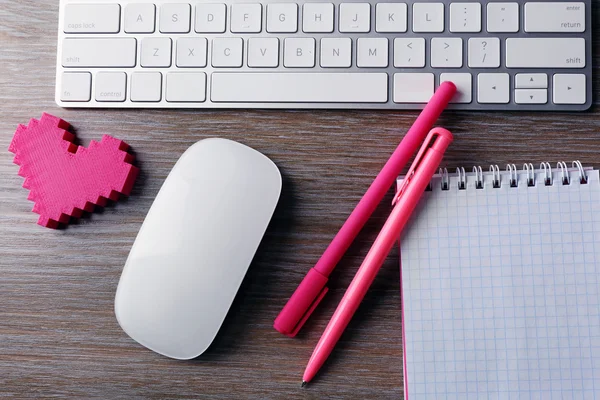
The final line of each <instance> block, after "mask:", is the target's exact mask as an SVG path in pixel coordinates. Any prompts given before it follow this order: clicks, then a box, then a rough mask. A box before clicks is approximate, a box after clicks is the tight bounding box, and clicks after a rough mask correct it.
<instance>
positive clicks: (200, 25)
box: [195, 3, 227, 33]
mask: <svg viewBox="0 0 600 400" xmlns="http://www.w3.org/2000/svg"><path fill="white" fill-rule="evenodd" d="M226 16H227V7H226V6H225V4H220V3H219V4H198V5H196V28H195V30H196V32H198V33H223V32H225V23H226Z"/></svg>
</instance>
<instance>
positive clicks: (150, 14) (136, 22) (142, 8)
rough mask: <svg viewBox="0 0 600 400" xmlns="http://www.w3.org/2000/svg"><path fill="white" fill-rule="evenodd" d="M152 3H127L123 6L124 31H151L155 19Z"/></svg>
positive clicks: (152, 30) (154, 8) (154, 9)
mask: <svg viewBox="0 0 600 400" xmlns="http://www.w3.org/2000/svg"><path fill="white" fill-rule="evenodd" d="M155 14H156V7H154V4H141V3H129V4H127V5H126V6H125V18H124V22H125V32H126V33H153V32H154V20H155V19H156V16H155Z"/></svg>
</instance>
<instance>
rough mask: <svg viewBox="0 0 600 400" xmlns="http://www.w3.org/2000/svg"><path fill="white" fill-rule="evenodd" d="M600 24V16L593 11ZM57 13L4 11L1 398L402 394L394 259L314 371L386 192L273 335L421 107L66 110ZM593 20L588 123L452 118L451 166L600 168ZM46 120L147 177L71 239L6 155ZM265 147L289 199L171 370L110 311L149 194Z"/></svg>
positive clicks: (71, 232) (18, 5)
mask: <svg viewBox="0 0 600 400" xmlns="http://www.w3.org/2000/svg"><path fill="white" fill-rule="evenodd" d="M593 3H594V9H593V13H594V15H593V21H600V13H599V9H600V0H594V1H593ZM57 19H58V1H51V0H42V1H30V0H27V1H26V0H17V1H14V0H10V1H9V0H0V43H2V49H1V51H0V72H1V73H0V104H1V109H2V118H1V120H0V149H2V151H0V396H7V397H45V396H59V397H78V398H87V397H103V398H136V397H137V398H141V397H151V398H166V397H167V398H178V397H187V398H189V397H212V398H273V399H275V398H277V399H279V398H315V399H316V398H319V399H320V398H377V399H388V398H389V399H392V398H401V397H402V394H403V388H402V345H401V319H400V298H399V290H398V284H399V282H398V280H399V272H398V253H397V251H394V252H393V253H392V254H391V255H390V257H389V258H388V260H387V262H386V264H385V265H384V267H383V268H382V270H381V272H380V274H379V275H378V277H377V279H376V281H375V283H374V285H373V287H372V288H371V290H370V291H369V293H368V295H367V298H366V299H365V301H364V304H363V305H362V306H361V308H360V309H359V312H358V314H357V315H356V317H355V318H354V319H353V321H352V322H351V324H350V326H349V328H348V330H347V332H346V333H345V334H344V336H343V337H342V340H341V342H340V343H339V344H338V346H337V348H336V350H335V351H334V353H333V355H332V357H331V358H330V360H329V361H328V363H327V364H326V366H325V368H324V369H323V371H322V373H321V374H320V375H319V376H318V378H317V379H316V380H315V381H314V384H313V385H311V386H310V387H308V388H306V389H304V390H301V389H300V385H299V384H300V379H301V375H302V372H303V370H304V367H305V365H306V362H307V361H308V358H309V356H310V354H311V352H312V350H313V347H314V345H315V344H316V342H317V340H318V338H319V336H320V335H321V333H322V331H323V329H324V328H325V325H326V323H327V322H328V319H329V317H330V316H331V314H332V312H333V311H334V309H335V307H336V305H337V303H338V302H339V300H340V299H341V297H342V295H343V293H344V290H345V288H346V287H347V286H348V284H349V283H350V281H351V279H352V277H353V274H354V273H355V271H356V270H357V268H358V267H359V265H360V262H361V260H362V258H363V257H364V256H365V254H366V252H367V251H368V249H369V246H370V244H371V243H372V241H373V240H374V238H375V236H376V234H377V232H378V229H379V228H380V227H381V225H382V224H383V221H384V220H385V218H386V215H387V212H388V210H389V206H388V204H389V200H390V198H391V196H388V197H387V198H386V200H385V201H384V202H383V203H382V205H381V206H380V207H379V208H378V210H377V211H376V213H375V215H374V217H373V218H372V219H371V221H370V222H369V223H368V225H367V226H366V227H365V229H364V230H363V232H362V233H361V234H360V236H359V237H358V238H357V240H356V241H355V243H354V244H353V245H352V247H351V248H350V250H349V252H348V254H347V255H346V256H345V257H344V259H343V260H342V261H341V263H340V265H339V267H338V268H337V270H336V271H335V273H334V274H333V276H332V277H331V281H330V282H331V284H330V293H329V294H328V295H327V296H326V298H325V300H324V301H323V303H322V304H321V306H320V307H319V308H318V309H317V311H316V312H315V313H314V314H313V316H312V318H311V319H310V320H309V322H308V323H307V324H306V326H305V327H304V329H303V330H302V332H301V334H300V335H299V336H298V337H297V338H295V339H290V338H288V337H285V336H282V335H280V334H279V333H277V332H276V331H275V330H274V329H273V328H272V323H273V320H274V319H275V317H276V316H277V314H278V312H279V311H280V309H281V307H283V305H284V304H285V302H286V300H287V298H288V297H289V296H290V295H291V294H292V292H293V291H294V289H295V288H296V286H297V284H298V283H299V282H300V280H301V279H302V278H303V276H304V274H305V273H306V272H307V270H308V269H309V268H310V267H311V266H312V265H313V264H314V263H315V262H316V261H317V259H318V258H319V256H320V255H321V254H322V252H323V251H324V249H325V248H326V246H327V245H328V243H329V241H330V240H331V239H332V237H333V235H334V234H335V233H336V232H337V230H338V229H339V227H340V226H341V225H342V223H343V222H344V220H345V218H346V217H347V215H348V214H349V213H350V211H351V210H352V209H353V208H354V206H355V205H356V203H357V202H358V200H359V199H360V197H361V195H362V194H363V193H364V191H365V190H366V188H367V187H368V185H369V183H370V182H371V180H372V179H373V177H374V176H375V175H376V174H377V172H378V171H379V169H380V168H381V166H382V165H383V163H384V162H385V160H386V159H387V157H388V156H389V154H390V153H391V152H392V151H393V149H394V148H395V147H396V145H397V143H398V141H399V139H400V138H401V137H402V135H403V134H404V132H406V130H407V129H408V127H409V126H410V124H411V123H412V121H413V120H414V118H415V117H416V115H417V112H406V111H398V112H390V111H385V112H383V111H265V110H231V111H177V110H170V111H168V110H167V111H161V110H143V111H142V110H110V111H106V110H66V109H60V108H58V107H57V106H56V105H55V104H54V101H53V97H54V74H55V67H54V65H55V57H56V55H55V53H56V27H57ZM599 37H600V24H595V26H594V43H593V48H594V52H595V55H594V94H595V98H594V106H593V108H592V109H591V110H590V111H589V112H585V113H572V114H568V113H502V112H493V113H489V112H486V113H484V112H470V113H469V112H448V113H445V114H444V115H443V116H442V118H441V120H440V121H439V125H442V126H445V127H447V128H448V129H450V130H452V131H453V132H454V133H455V136H456V141H455V143H453V145H452V146H451V149H450V150H449V152H448V155H447V157H446V159H445V163H446V165H448V166H457V165H464V166H465V167H469V168H470V167H471V166H473V165H476V164H481V165H484V166H485V165H489V164H491V163H495V164H499V165H504V164H506V163H507V162H509V161H510V162H514V163H516V164H522V163H523V162H525V161H531V162H535V163H539V162H540V161H544V160H548V161H552V162H555V161H558V160H572V159H580V160H581V161H582V162H583V163H584V164H585V165H591V166H595V167H600V160H599V158H598V152H599V151H600V109H599V108H598V95H599V93H600V91H599V88H600V79H599V77H600V71H599V69H598V66H599V65H600V62H599V61H600V45H599ZM43 111H46V112H49V113H51V114H54V115H57V116H59V117H61V118H63V119H65V120H67V121H69V122H70V123H71V124H72V125H73V126H74V128H75V131H76V134H77V136H78V138H79V140H80V141H81V144H83V145H86V146H87V145H88V144H89V141H90V140H92V139H99V138H100V137H101V135H102V134H103V133H108V134H111V135H114V136H115V137H117V138H119V139H122V140H125V141H126V142H127V143H129V144H130V145H131V147H132V150H133V151H134V152H135V154H136V157H137V165H138V166H139V167H140V168H141V175H140V178H139V179H138V181H137V183H136V185H135V187H134V190H133V193H132V194H131V197H130V198H128V199H126V200H124V201H121V202H118V203H115V204H111V205H109V206H107V207H106V208H105V209H103V210H101V211H100V212H97V213H93V214H88V215H86V216H84V218H82V219H81V220H80V221H79V222H77V223H75V224H73V225H70V226H69V228H68V229H64V230H58V231H55V230H49V229H45V228H42V227H40V226H38V225H36V219H37V215H36V214H33V213H32V212H31V211H30V210H31V207H32V204H31V202H29V201H27V199H26V197H27V191H26V190H25V189H23V188H21V185H22V183H23V180H22V178H21V177H19V176H17V170H18V168H17V166H16V165H14V164H12V154H10V153H9V152H8V151H7V148H8V144H9V142H10V140H11V138H12V135H13V132H14V130H15V128H16V126H17V124H19V123H26V122H27V121H28V120H29V118H31V117H39V116H40V115H41V113H42V112H43ZM215 136H219V137H225V138H229V139H233V140H237V141H240V142H241V143H244V144H247V145H249V146H251V147H254V148H255V149H257V150H259V151H261V152H263V153H264V154H266V155H267V156H268V157H270V158H271V159H272V160H273V161H274V162H275V163H276V164H277V165H278V166H279V168H280V169H281V172H282V174H283V178H284V188H283V194H282V198H281V202H280V204H279V206H278V208H277V210H276V213H275V216H274V219H273V221H272V223H271V225H270V227H269V229H268V232H267V235H266V237H265V238H264V240H263V242H262V244H261V246H260V249H259V251H258V253H257V255H256V258H255V260H254V262H253V263H252V265H251V267H250V269H249V271H248V274H247V276H246V278H245V280H244V283H243V285H242V288H241V290H240V292H239V294H238V296H237V298H236V300H235V302H234V305H233V307H232V310H231V312H230V313H229V315H228V317H227V319H226V321H225V323H224V325H223V327H222V329H221V331H220V333H219V335H218V337H217V339H216V341H215V342H214V344H213V345H212V346H211V348H210V349H209V350H208V352H207V353H205V355H203V356H202V357H200V358H198V359H197V360H193V361H189V362H181V361H175V360H170V359H166V358H164V357H161V356H159V355H157V354H154V353H153V352H151V351H148V350H146V349H144V348H142V347H141V346H139V345H137V344H136V343H134V342H133V341H132V340H131V339H130V338H129V337H127V335H126V334H125V333H123V331H122V330H121V329H120V328H119V326H118V324H117V322H116V320H115V317H114V313H113V299H114V294H115V289H116V285H117V282H118V279H119V276H120V273H121V269H122V267H123V264H124V263H125V259H126V257H127V254H128V251H129V248H130V246H131V245H132V243H133V241H134V239H135V236H136V234H137V231H138V229H139V227H140V225H141V223H142V221H143V218H144V215H145V213H146V212H147V211H148V209H149V207H150V205H151V204H152V200H153V198H154V196H155V195H156V193H157V192H158V190H159V189H160V186H161V184H162V183H163V181H164V179H165V177H166V176H167V173H168V172H169V170H170V168H171V167H172V166H173V165H174V163H175V161H176V160H177V158H178V156H179V155H180V154H181V153H182V152H183V151H184V150H185V149H186V148H187V147H188V146H190V145H191V144H192V143H194V142H196V141H198V140H200V139H203V138H206V137H215Z"/></svg>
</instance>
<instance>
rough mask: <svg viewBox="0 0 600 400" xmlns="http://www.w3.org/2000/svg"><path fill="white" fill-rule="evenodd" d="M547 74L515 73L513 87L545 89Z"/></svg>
mask: <svg viewBox="0 0 600 400" xmlns="http://www.w3.org/2000/svg"><path fill="white" fill-rule="evenodd" d="M547 87H548V75H546V74H517V75H515V88H517V89H546V88H547Z"/></svg>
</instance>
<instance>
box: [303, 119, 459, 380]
mask: <svg viewBox="0 0 600 400" xmlns="http://www.w3.org/2000/svg"><path fill="white" fill-rule="evenodd" d="M452 140H453V137H452V134H451V133H450V132H449V131H447V130H446V129H443V128H434V129H432V130H431V131H430V132H429V134H428V135H427V138H426V139H425V142H424V143H423V146H422V147H421V149H420V150H419V153H418V154H417V156H416V158H415V161H414V162H413V164H412V165H411V167H410V169H409V170H408V172H407V174H406V178H405V179H404V181H403V182H402V185H401V186H400V188H399V189H398V193H397V194H396V196H395V197H394V201H393V202H392V204H394V208H393V209H392V212H391V213H390V216H389V217H388V219H387V221H386V222H385V224H384V225H383V228H382V229H381V232H380V233H379V235H378V236H377V239H375V242H374V243H373V246H372V247H371V249H370V250H369V253H368V254H367V256H366V257H365V260H364V261H363V263H362V265H361V266H360V268H359V269H358V272H357V273H356V275H355V276H354V279H353V280H352V282H351V283H350V286H348V290H347V291H346V293H345V294H344V297H343V298H342V301H341V302H340V304H339V305H338V307H337V309H336V310H335V313H334V314H333V317H331V321H329V324H328V325H327V328H325V332H323V336H321V339H320V340H319V343H318V344H317V347H315V350H314V352H313V354H312V356H311V357H310V360H309V362H308V365H307V366H306V370H305V371H304V376H303V377H302V386H305V385H306V383H307V382H310V380H311V379H312V378H313V377H314V376H315V375H316V374H317V371H318V370H319V369H320V368H321V366H322V365H323V363H324V362H325V360H326V359H327V357H329V354H330V353H331V351H332V350H333V348H334V347H335V345H336V343H337V342H338V340H339V339H340V337H341V336H342V333H343V332H344V329H346V326H347V325H348V323H349V322H350V320H351V319H352V316H353V315H354V313H355V312H356V310H357V308H358V306H359V305H360V303H361V301H362V300H363V298H364V297H365V294H366V293H367V290H368V289H369V287H370V286H371V283H372V282H373V280H374V279H375V276H376V275H377V272H378V271H379V269H380V268H381V265H382V264H383V262H384V261H385V259H386V258H387V256H388V254H389V252H390V250H391V249H392V246H394V243H396V241H397V240H398V238H399V237H400V233H401V232H402V229H403V228H404V226H405V225H406V223H407V222H408V219H409V218H410V215H411V213H412V212H413V210H414V209H415V207H416V206H417V203H418V202H419V199H420V198H421V195H422V194H423V192H424V191H425V188H426V187H427V185H428V184H429V182H430V180H431V178H432V176H433V174H434V173H435V171H436V169H437V168H438V166H439V165H440V162H441V161H442V157H443V156H444V152H445V151H446V149H447V148H448V146H449V145H450V143H452ZM432 141H433V143H432Z"/></svg>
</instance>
